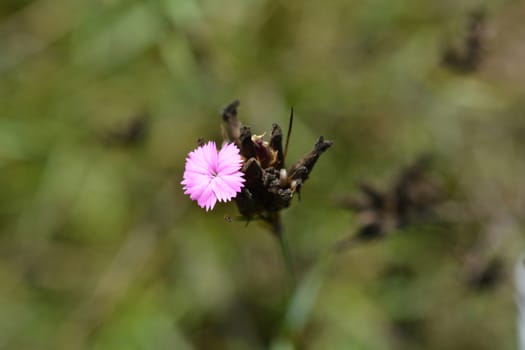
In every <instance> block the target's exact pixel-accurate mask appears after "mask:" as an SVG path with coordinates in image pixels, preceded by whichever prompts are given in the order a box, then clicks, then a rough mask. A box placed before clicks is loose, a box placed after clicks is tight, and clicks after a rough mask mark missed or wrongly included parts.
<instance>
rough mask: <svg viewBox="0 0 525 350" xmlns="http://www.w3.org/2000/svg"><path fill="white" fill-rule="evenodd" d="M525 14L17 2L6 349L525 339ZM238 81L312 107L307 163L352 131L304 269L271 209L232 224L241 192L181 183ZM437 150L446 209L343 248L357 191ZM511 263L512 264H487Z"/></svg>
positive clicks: (3, 285)
mask: <svg viewBox="0 0 525 350" xmlns="http://www.w3.org/2000/svg"><path fill="white" fill-rule="evenodd" d="M524 11H525V4H524V3H523V1H518V0H515V1H511V0H508V1H504V0H493V1H488V0H487V1H481V0H466V1H452V0H446V1H419V0H398V1H393V0H366V1H332V2H325V3H323V2H319V1H310V0H306V1H284V0H246V1H239V0H223V1H212V0H142V1H140V0H136V1H132V0H130V1H124V0H34V1H32V0H2V2H1V3H0V183H1V186H0V225H1V226H0V227H1V234H0V240H1V243H0V250H1V254H0V348H1V349H268V348H272V349H294V348H295V349H514V348H516V346H517V345H516V340H515V338H516V336H515V324H514V323H515V314H516V311H515V305H514V290H513V284H512V268H513V263H514V261H515V259H516V258H517V256H518V255H519V253H520V252H521V251H523V250H524V249H523V247H524V237H523V229H524V225H525V222H524V220H523V213H524V209H525V178H524V176H523V174H525V162H524V154H525V119H524V115H523V114H524V111H525V103H524V101H525V100H524V97H525V91H524V90H523V86H524V84H525V70H524V69H523V62H525V41H523V38H524V37H525V25H524V24H523V13H525V12H524ZM475 12H481V13H484V21H482V22H481V24H479V26H480V27H481V29H480V28H478V29H479V30H478V31H474V32H475V33H474V34H473V33H472V30H469V26H471V24H469V23H471V22H472V13H475ZM472 35H474V36H475V35H478V36H479V38H478V39H479V40H480V43H481V46H482V47H481V49H480V50H478V51H475V52H474V53H475V57H474V59H473V60H471V61H469V60H468V59H467V58H468V55H467V54H465V53H464V52H465V51H468V45H469V40H470V39H471V36H472ZM469 38H470V39H469ZM447 50H452V51H453V52H457V53H458V55H459V57H463V58H464V61H465V60H466V62H463V63H464V64H463V66H461V65H459V66H458V64H454V62H452V63H450V62H449V63H448V64H447V63H446V62H445V61H446V60H444V57H445V56H446V54H445V53H446V52H447ZM465 57H467V58H465ZM444 62H445V63H444ZM235 98H238V99H239V100H240V101H241V106H240V110H239V112H240V115H239V116H240V119H241V120H242V121H243V122H244V123H245V124H247V125H250V126H251V127H252V130H253V131H254V132H256V133H258V134H261V133H262V132H264V131H267V132H269V131H270V130H271V124H272V123H274V122H277V123H279V124H280V125H282V126H283V127H286V125H287V123H288V115H289V110H290V107H291V106H293V107H294V109H295V116H296V118H295V125H294V130H293V134H292V138H291V141H290V151H289V154H288V158H289V163H290V162H291V161H293V160H295V159H297V158H298V157H300V156H301V155H302V154H304V153H306V152H308V151H309V150H310V149H311V147H312V146H313V144H314V142H315V140H316V138H317V137H318V136H320V135H324V136H325V137H326V138H328V139H331V140H333V141H334V146H333V147H332V148H331V149H330V150H328V151H327V152H326V154H324V155H323V156H322V157H321V159H320V160H319V162H318V164H317V166H316V168H315V169H314V172H313V173H312V176H311V178H310V179H309V181H308V182H307V183H306V185H305V187H304V189H303V192H302V200H301V201H300V202H297V201H294V204H293V205H292V207H291V208H289V209H287V210H286V211H284V212H283V223H284V227H285V231H286V235H287V238H288V240H289V242H290V247H291V251H292V255H293V258H294V261H295V265H296V269H297V274H298V276H299V282H298V287H297V289H293V288H291V287H290V283H289V282H288V281H287V277H288V276H287V274H286V270H285V269H284V266H283V262H282V259H281V257H280V255H279V249H278V244H277V242H276V241H275V240H274V238H273V237H272V236H271V235H270V234H269V233H268V232H267V231H266V228H265V227H264V226H262V225H260V224H259V223H257V222H253V223H251V224H250V225H248V226H247V227H245V225H244V223H243V222H239V221H233V222H227V221H225V220H224V216H225V215H229V216H232V217H235V216H236V215H237V209H236V207H235V204H233V203H228V204H220V205H218V206H217V207H216V209H215V210H213V211H212V212H209V213H205V212H204V210H202V209H201V208H199V207H198V206H197V205H196V203H195V202H192V201H190V200H189V198H188V197H186V196H184V195H183V193H182V190H181V186H180V184H179V183H180V180H181V177H182V171H183V166H184V159H185V157H186V155H187V153H188V152H189V151H190V150H191V149H193V148H194V147H195V146H196V140H197V139H198V138H199V137H203V138H205V139H212V140H215V141H220V140H221V133H220V124H221V119H220V111H221V109H222V108H223V107H224V106H225V105H226V104H228V103H229V102H231V101H232V100H233V99H235ZM143 116H144V117H143ZM142 127H144V130H143V128H142ZM422 153H430V154H433V155H434V156H435V157H436V159H437V162H436V165H435V167H434V168H433V170H432V171H433V172H434V176H435V177H437V178H440V179H441V180H440V181H442V183H443V184H444V188H445V192H446V194H447V200H446V201H445V203H444V204H443V207H442V208H441V209H440V211H442V212H444V213H445V214H444V215H445V216H446V220H444V221H445V222H446V223H441V224H432V225H431V226H425V227H421V226H419V227H411V228H409V229H408V230H404V231H403V232H396V233H394V234H392V235H390V236H389V237H388V238H387V239H384V240H378V241H373V242H368V243H363V244H360V245H358V246H355V247H354V248H353V249H349V250H348V251H345V252H343V253H341V254H337V255H335V256H331V257H329V258H327V257H326V256H327V251H329V249H330V247H332V246H333V244H334V243H335V242H337V241H338V240H339V239H341V238H343V237H347V236H348V235H351V234H352V233H353V232H355V231H356V230H357V228H358V226H359V223H358V222H357V220H356V217H355V215H353V214H352V213H350V212H349V211H347V210H344V209H342V208H340V206H339V205H338V202H337V201H338V198H340V197H341V196H344V195H347V194H352V193H356V191H357V184H358V183H359V181H362V180H366V181H370V182H372V183H374V184H376V185H377V186H378V187H379V188H383V189H385V188H388V186H390V185H391V184H392V182H393V181H394V179H395V177H396V176H397V174H398V172H399V171H400V169H401V168H402V167H403V166H406V165H408V164H410V163H411V162H412V161H413V160H414V159H415V158H416V157H417V156H419V155H420V154H422ZM494 262H497V264H496V265H494ZM472 266H474V267H472ZM487 266H488V269H489V271H488V275H487V278H488V281H489V283H478V284H476V283H474V284H473V283H471V282H469V281H471V279H472V278H471V277H470V275H471V274H474V275H476V276H477V275H483V272H486V271H485V270H487V268H485V267H487ZM491 266H492V268H493V270H494V271H496V272H494V271H492V270H490V267H491ZM494 266H499V267H497V268H494ZM472 271H474V272H472ZM479 271H481V272H479ZM491 278H492V279H491Z"/></svg>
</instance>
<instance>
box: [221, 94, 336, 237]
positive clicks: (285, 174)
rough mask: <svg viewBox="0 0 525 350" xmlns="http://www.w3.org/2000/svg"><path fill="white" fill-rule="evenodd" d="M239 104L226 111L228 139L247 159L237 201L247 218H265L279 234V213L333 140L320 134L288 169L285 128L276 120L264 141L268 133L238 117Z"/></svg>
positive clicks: (230, 106) (240, 210)
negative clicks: (255, 130) (254, 129)
mask: <svg viewBox="0 0 525 350" xmlns="http://www.w3.org/2000/svg"><path fill="white" fill-rule="evenodd" d="M238 107H239V101H234V102H232V103H230V104H229V105H228V106H227V107H226V108H225V109H224V111H223V113H222V118H223V120H224V122H225V125H226V127H225V128H224V129H223V131H224V132H223V134H224V138H225V139H226V140H227V141H229V142H234V143H235V144H236V145H237V146H238V147H239V149H240V151H241V156H242V157H243V159H244V164H243V167H242V172H243V173H244V174H245V179H246V183H245V186H244V188H243V189H242V191H241V193H239V194H238V195H237V197H236V198H235V201H236V203H237V207H238V208H239V212H240V213H241V215H242V216H243V217H244V218H245V219H246V220H248V221H249V220H252V219H262V220H263V221H266V222H268V223H269V224H270V225H271V227H272V231H273V232H274V233H275V234H277V235H279V234H280V233H281V230H282V228H281V220H280V217H279V212H280V211H281V210H282V209H284V208H287V207H288V206H290V203H291V201H292V198H293V197H294V195H295V194H297V195H300V191H301V188H302V186H303V184H304V182H305V181H306V180H307V179H308V176H309V175H310V173H311V172H312V169H313V167H314V165H315V163H316V162H317V160H318V159H319V156H320V155H321V154H322V153H323V152H324V151H326V150H327V149H328V148H330V146H332V143H333V142H332V141H328V140H325V139H324V137H323V136H320V137H319V139H318V140H317V142H316V143H315V145H314V148H313V150H312V151H310V152H309V153H307V154H305V155H304V156H303V157H301V159H299V160H298V161H297V162H295V163H294V164H293V165H292V166H290V167H289V168H288V169H286V168H285V151H283V146H282V141H283V133H282V129H281V127H280V126H279V125H277V124H275V123H274V124H273V125H272V131H271V134H270V140H269V141H264V134H263V135H255V134H252V131H251V129H250V127H248V126H243V125H242V124H241V122H240V121H239V119H238V118H237V108H238Z"/></svg>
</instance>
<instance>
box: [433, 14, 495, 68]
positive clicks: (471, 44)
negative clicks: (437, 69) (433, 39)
mask: <svg viewBox="0 0 525 350" xmlns="http://www.w3.org/2000/svg"><path fill="white" fill-rule="evenodd" d="M484 39H485V13H484V11H482V10H477V11H474V12H472V13H471V14H470V16H469V23H468V29H467V35H466V37H465V38H464V39H463V43H462V46H461V47H448V48H447V49H446V50H445V53H444V54H443V59H442V62H443V64H444V65H445V66H447V67H449V68H450V69H452V70H454V71H456V72H460V73H470V72H473V71H475V70H476V69H477V68H478V67H479V64H480V62H481V58H482V54H483V41H484Z"/></svg>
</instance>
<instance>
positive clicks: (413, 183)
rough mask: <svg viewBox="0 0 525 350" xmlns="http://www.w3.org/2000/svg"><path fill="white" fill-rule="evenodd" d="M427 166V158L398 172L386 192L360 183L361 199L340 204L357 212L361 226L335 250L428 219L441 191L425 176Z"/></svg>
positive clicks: (339, 243)
mask: <svg viewBox="0 0 525 350" xmlns="http://www.w3.org/2000/svg"><path fill="white" fill-rule="evenodd" d="M429 163H430V157H428V156H422V157H420V158H419V159H418V160H417V161H416V162H415V163H414V164H412V165H410V166H408V167H406V168H405V169H403V170H402V171H401V173H400V175H399V176H398V179H397V180H396V182H395V183H394V185H393V186H392V188H390V189H389V190H387V191H380V190H378V189H376V188H375V187H373V186H371V185H369V184H367V183H362V184H361V185H360V189H361V191H362V192H363V195H364V196H361V197H354V196H348V197H345V198H343V199H342V200H341V205H342V206H343V207H345V208H348V209H350V210H352V211H354V212H356V213H357V220H358V222H359V223H360V227H359V229H358V232H357V234H356V235H352V236H351V237H349V238H345V239H343V240H342V241H340V242H338V243H337V245H336V250H344V249H346V248H347V247H348V246H350V245H352V244H353V243H354V242H357V241H365V240H371V239H375V238H381V237H385V236H386V235H387V234H389V233H391V232H393V231H394V230H396V229H402V228H405V227H407V226H408V225H411V224H414V223H418V222H425V221H428V220H429V219H431V218H432V217H433V216H434V207H435V206H436V204H438V203H439V202H440V201H441V197H442V194H441V192H442V191H441V187H440V185H439V184H438V182H437V181H436V180H435V179H433V178H431V177H430V176H429V174H428V171H427V170H428V167H429Z"/></svg>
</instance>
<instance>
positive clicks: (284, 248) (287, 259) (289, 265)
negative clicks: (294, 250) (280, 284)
mask: <svg viewBox="0 0 525 350" xmlns="http://www.w3.org/2000/svg"><path fill="white" fill-rule="evenodd" d="M277 237H278V239H279V246H280V247H281V254H282V256H283V260H284V264H285V265H286V269H287V270H288V274H289V276H290V281H291V285H292V287H295V284H296V282H297V278H296V276H295V269H294V266H293V261H292V256H291V255H290V247H289V246H288V241H287V240H286V237H285V236H284V232H281V233H279V234H278V235H277Z"/></svg>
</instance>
